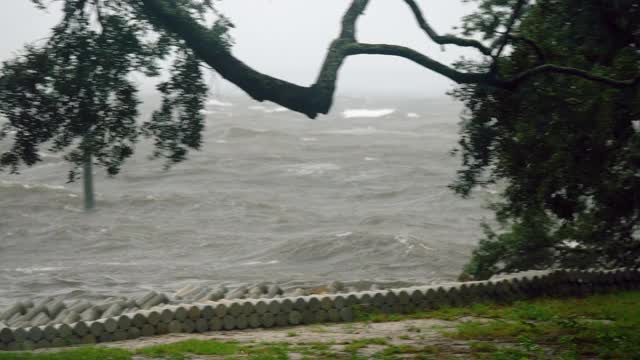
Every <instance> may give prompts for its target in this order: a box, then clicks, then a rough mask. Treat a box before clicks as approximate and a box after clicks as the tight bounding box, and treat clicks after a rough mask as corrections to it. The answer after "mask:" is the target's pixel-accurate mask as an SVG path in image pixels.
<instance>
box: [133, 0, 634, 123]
mask: <svg viewBox="0 0 640 360" xmlns="http://www.w3.org/2000/svg"><path fill="white" fill-rule="evenodd" d="M140 1H141V3H142V10H143V12H144V13H145V14H146V15H147V16H148V17H149V20H150V21H151V22H152V23H153V24H155V25H156V26H157V27H159V28H161V29H164V30H166V31H168V32H170V33H173V34H175V35H176V36H177V37H179V38H180V39H182V40H183V41H184V42H185V43H186V45H187V47H189V48H190V49H191V50H192V51H193V52H194V53H195V54H196V56H198V58H200V59H201V60H202V61H203V62H205V63H207V64H208V65H209V66H211V68H213V69H214V70H215V71H216V72H218V74H220V76H222V77H223V78H225V79H227V80H228V81H230V82H231V83H233V84H235V85H237V86H238V87H239V88H241V89H242V90H244V91H245V92H246V93H247V94H248V95H249V96H251V97H252V98H253V99H255V100H257V101H264V100H268V101H272V102H274V103H277V104H279V105H281V106H283V107H285V108H288V109H290V110H293V111H297V112H300V113H302V114H305V115H307V116H308V117H310V118H315V117H316V116H318V114H326V113H328V112H329V110H330V109H331V106H332V104H333V96H334V94H335V89H336V82H337V78H338V72H339V70H340V68H341V66H342V64H343V63H344V61H345V59H346V58H347V57H349V56H352V55H365V54H369V55H388V56H397V57H401V58H405V59H407V60H410V61H412V62H414V63H416V64H418V65H420V66H422V67H425V68H427V69H430V70H432V71H434V72H437V73H439V74H441V75H443V76H446V77H447V78H449V79H451V80H453V81H455V82H457V83H459V84H486V85H489V86H494V87H500V88H505V89H513V88H515V87H517V86H518V85H519V84H520V83H522V82H523V81H525V80H527V79H529V78H531V77H533V76H535V75H537V74H542V73H557V74H563V75H570V76H576V77H581V78H584V79H588V80H591V81H595V82H599V83H602V84H606V85H609V86H613V87H617V88H623V87H628V86H636V85H637V84H638V83H639V82H640V76H638V77H637V78H635V79H632V80H614V79H611V78H607V77H602V76H598V75H594V74H590V73H588V72H586V71H583V70H579V69H574V68H567V67H562V66H556V65H551V64H545V65H541V66H538V67H536V68H533V69H530V70H527V71H524V72H522V73H520V74H518V75H516V76H514V77H512V78H511V79H506V80H505V79H499V78H497V75H496V73H494V72H492V71H489V72H487V73H465V72H460V71H458V70H456V69H454V68H452V67H450V66H447V65H445V64H442V63H440V62H438V61H436V60H434V59H432V58H430V57H428V56H426V55H423V54H421V53H419V52H417V51H415V50H412V49H410V48H407V47H403V46H396V45H387V44H362V43H358V42H357V41H356V32H357V27H356V24H357V21H358V19H359V17H360V16H361V15H362V14H363V13H364V11H365V9H366V7H367V5H368V4H369V0H353V1H352V3H351V5H350V6H349V9H348V10H347V12H346V13H345V15H344V17H343V19H342V29H341V32H340V35H339V37H338V38H337V39H335V40H334V41H333V42H332V43H331V46H330V47H329V50H328V52H327V55H326V57H325V60H324V63H323V65H322V68H321V70H320V73H319V74H318V77H317V79H316V82H315V83H314V84H313V85H311V86H308V87H305V86H300V85H296V84H293V83H290V82H287V81H284V80H280V79H277V78H274V77H271V76H269V75H266V74H263V73H260V72H258V71H256V70H254V69H252V68H251V67H249V66H248V65H246V64H245V63H243V62H242V61H240V60H239V59H237V58H236V57H234V56H233V54H232V53H231V51H230V50H229V49H228V48H227V47H226V45H225V42H224V41H221V39H220V38H219V37H218V36H217V35H216V34H214V33H213V32H211V31H210V30H209V29H207V28H206V27H205V26H203V25H201V24H200V23H198V21H196V20H195V19H194V18H193V17H192V16H191V14H190V13H189V12H188V11H186V10H185V9H183V8H181V7H180V6H178V5H176V4H175V3H174V2H172V1H168V0H140ZM404 1H405V2H406V3H407V4H409V6H410V7H411V8H412V10H413V12H414V15H415V16H416V18H417V19H418V23H419V24H420V26H421V27H422V28H423V29H424V30H425V31H426V32H427V34H428V35H429V36H430V37H431V38H432V39H433V40H434V41H435V42H437V43H438V44H455V45H459V46H466V47H474V48H476V49H478V50H480V51H481V52H482V53H483V54H487V55H490V54H491V49H490V48H487V47H485V46H484V45H482V44H481V43H479V42H477V41H475V40H467V39H461V38H457V37H455V36H439V35H437V34H436V33H435V32H434V31H433V30H432V29H431V27H429V25H428V24H427V23H426V21H425V20H424V17H423V16H422V13H421V12H420V9H419V8H418V7H417V5H416V3H415V2H414V1H413V0H404ZM514 21H515V20H514Z"/></svg>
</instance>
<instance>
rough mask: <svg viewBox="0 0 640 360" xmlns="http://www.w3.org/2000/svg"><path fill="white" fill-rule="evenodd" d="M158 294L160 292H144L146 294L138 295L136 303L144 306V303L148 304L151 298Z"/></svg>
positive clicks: (140, 306)
mask: <svg viewBox="0 0 640 360" xmlns="http://www.w3.org/2000/svg"><path fill="white" fill-rule="evenodd" d="M156 295H158V293H157V292H155V291H149V292H147V293H146V294H144V295H142V296H140V297H138V298H137V299H136V305H137V306H138V307H139V308H142V306H143V305H144V304H146V303H147V302H148V301H149V300H151V299H152V298H153V297H154V296H156Z"/></svg>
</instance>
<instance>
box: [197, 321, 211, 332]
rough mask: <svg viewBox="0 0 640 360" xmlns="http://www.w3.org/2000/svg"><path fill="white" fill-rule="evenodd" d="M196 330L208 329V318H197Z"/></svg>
mask: <svg viewBox="0 0 640 360" xmlns="http://www.w3.org/2000/svg"><path fill="white" fill-rule="evenodd" d="M195 328H196V330H195V331H196V332H198V333H203V332H206V331H208V330H209V319H205V318H199V319H198V320H196V322H195Z"/></svg>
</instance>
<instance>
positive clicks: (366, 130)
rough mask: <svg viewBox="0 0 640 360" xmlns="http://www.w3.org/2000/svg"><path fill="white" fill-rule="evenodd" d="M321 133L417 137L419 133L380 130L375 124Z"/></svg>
mask: <svg viewBox="0 0 640 360" xmlns="http://www.w3.org/2000/svg"><path fill="white" fill-rule="evenodd" d="M321 134H326V135H354V136H366V135H397V136H411V137H417V136H420V135H419V134H416V133H413V132H409V131H397V130H380V129H378V128H375V127H373V126H367V127H357V128H351V129H337V130H328V131H323V132H321Z"/></svg>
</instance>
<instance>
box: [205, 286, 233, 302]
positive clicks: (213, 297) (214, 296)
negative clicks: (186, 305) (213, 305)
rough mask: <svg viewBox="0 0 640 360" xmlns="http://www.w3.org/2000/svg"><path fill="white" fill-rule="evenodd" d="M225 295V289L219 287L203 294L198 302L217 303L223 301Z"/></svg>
mask: <svg viewBox="0 0 640 360" xmlns="http://www.w3.org/2000/svg"><path fill="white" fill-rule="evenodd" d="M226 293H227V288H225V287H219V288H216V289H213V290H210V291H209V292H208V293H206V294H205V296H204V297H202V298H201V299H200V300H201V301H202V300H210V301H218V300H221V299H224V296H225V294H226Z"/></svg>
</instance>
